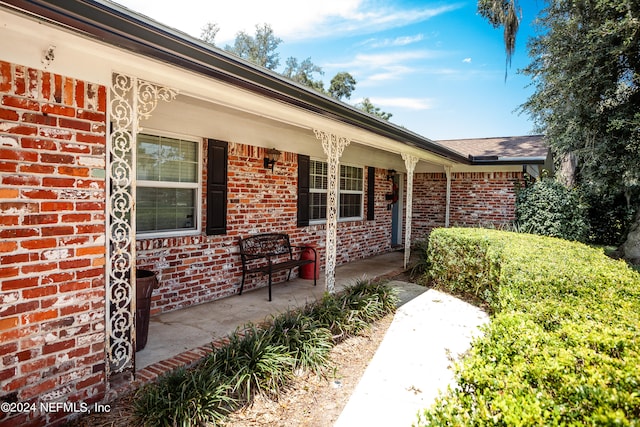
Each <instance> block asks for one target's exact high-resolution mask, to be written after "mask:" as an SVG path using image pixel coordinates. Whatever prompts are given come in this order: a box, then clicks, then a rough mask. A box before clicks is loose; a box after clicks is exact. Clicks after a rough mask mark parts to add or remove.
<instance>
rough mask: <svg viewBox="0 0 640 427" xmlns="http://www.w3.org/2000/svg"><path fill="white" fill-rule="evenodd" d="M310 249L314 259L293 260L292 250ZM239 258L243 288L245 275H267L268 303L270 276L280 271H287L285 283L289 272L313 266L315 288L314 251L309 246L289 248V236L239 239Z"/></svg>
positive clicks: (277, 234)
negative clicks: (301, 267) (240, 259)
mask: <svg viewBox="0 0 640 427" xmlns="http://www.w3.org/2000/svg"><path fill="white" fill-rule="evenodd" d="M294 248H296V249H307V248H308V249H311V250H313V254H314V259H295V258H294V256H293V255H294V251H293V249H294ZM240 257H241V258H242V284H241V285H240V293H239V294H240V295H242V289H243V288H244V281H245V278H246V276H247V274H254V273H260V274H263V275H264V274H268V275H269V301H271V282H272V274H273V273H274V272H277V271H281V270H289V275H288V276H287V281H288V280H289V279H290V278H291V270H293V269H294V268H295V267H300V266H303V265H306V264H313V267H314V275H313V286H316V275H315V268H316V265H317V262H318V254H317V252H316V250H315V249H314V248H312V247H309V246H291V242H290V241H289V235H288V234H284V233H265V234H256V235H253V236H249V237H245V238H241V239H240Z"/></svg>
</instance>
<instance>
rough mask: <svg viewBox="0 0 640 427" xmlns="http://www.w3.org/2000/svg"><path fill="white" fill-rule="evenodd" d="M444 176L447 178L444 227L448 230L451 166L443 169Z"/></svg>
mask: <svg viewBox="0 0 640 427" xmlns="http://www.w3.org/2000/svg"><path fill="white" fill-rule="evenodd" d="M444 174H445V175H446V177H447V201H446V205H445V212H444V226H445V228H449V216H450V210H451V166H445V167H444Z"/></svg>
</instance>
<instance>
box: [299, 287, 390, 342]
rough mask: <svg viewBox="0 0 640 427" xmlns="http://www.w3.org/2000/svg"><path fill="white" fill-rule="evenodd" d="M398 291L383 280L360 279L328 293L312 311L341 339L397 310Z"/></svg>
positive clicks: (322, 323)
mask: <svg viewBox="0 0 640 427" xmlns="http://www.w3.org/2000/svg"><path fill="white" fill-rule="evenodd" d="M397 302H398V296H397V291H396V290H395V289H393V288H391V287H389V286H386V285H385V284H383V283H370V282H369V281H366V280H360V281H358V282H356V283H355V284H354V285H352V286H349V287H347V288H345V289H344V290H343V291H342V292H341V293H340V294H338V295H329V294H325V295H324V297H323V298H322V300H321V301H320V302H319V303H317V304H315V305H314V306H313V307H311V308H310V310H309V315H310V316H312V317H314V318H316V319H318V321H319V322H320V324H321V325H323V326H324V327H326V328H328V329H329V330H330V331H331V333H332V334H333V339H334V341H336V342H338V341H341V340H344V339H346V338H348V337H350V336H354V335H357V334H358V333H360V332H362V331H363V330H364V329H366V328H367V327H368V326H369V324H370V323H372V322H374V321H376V320H378V319H380V318H382V317H384V315H385V314H387V313H391V312H393V311H394V310H395V308H396V304H397Z"/></svg>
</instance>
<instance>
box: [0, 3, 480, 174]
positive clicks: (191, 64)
mask: <svg viewBox="0 0 640 427" xmlns="http://www.w3.org/2000/svg"><path fill="white" fill-rule="evenodd" d="M3 3H5V4H7V5H10V6H13V8H14V9H16V10H20V11H22V12H27V13H29V14H32V15H34V16H38V17H41V18H45V19H47V20H49V21H50V22H52V23H54V24H58V25H60V24H62V25H64V26H66V27H68V28H71V29H73V30H75V31H80V32H82V33H83V34H85V35H88V36H90V37H93V38H97V39H99V40H102V41H105V42H107V43H109V44H113V45H116V46H119V47H122V48H125V49H128V50H131V51H133V52H136V53H139V54H141V55H145V56H150V57H154V58H156V59H160V60H162V61H165V62H168V63H171V64H174V65H177V66H180V67H182V68H185V69H188V70H191V71H194V72H197V73H200V74H204V75H207V76H210V77H214V78H216V79H219V80H222V81H225V82H228V83H230V84H233V85H236V86H239V87H242V88H244V89H247V90H250V91H252V92H255V93H258V94H261V95H264V96H268V97H270V98H272V99H277V100H280V101H283V102H286V103H288V104H291V105H295V106H297V107H299V108H303V109H305V110H307V111H311V112H314V113H316V114H320V115H323V116H326V117H329V118H331V119H334V120H338V121H340V122H343V123H346V124H349V125H352V126H356V127H359V128H362V129H365V130H368V131H371V132H374V133H376V134H378V135H382V136H384V137H388V138H390V139H393V140H397V141H399V142H402V143H404V144H406V145H409V146H412V147H416V148H419V149H423V150H427V151H429V152H431V153H433V154H436V155H438V156H441V157H443V158H445V159H448V160H451V161H454V162H457V163H463V164H471V162H470V161H469V159H468V158H466V157H465V156H463V155H460V154H459V153H457V152H455V151H452V150H449V149H447V148H446V147H443V146H441V145H439V144H436V143H434V142H433V141H431V140H430V139H428V138H425V137H422V136H420V135H418V134H416V133H413V132H411V131H408V130H406V129H404V128H402V127H400V126H397V125H394V124H392V123H390V122H387V121H385V120H382V119H379V118H377V117H375V116H373V115H370V114H366V113H364V112H362V111H360V110H358V109H356V108H355V107H352V106H349V105H347V104H345V103H342V102H338V101H336V100H334V99H332V98H329V97H328V96H325V95H322V94H320V93H319V92H317V91H314V90H312V89H309V88H306V87H303V86H301V85H297V84H295V83H294V82H291V81H288V80H284V78H283V77H281V76H279V75H277V74H276V73H273V72H270V71H269V70H266V69H263V68H259V67H256V66H254V65H252V64H249V63H247V62H246V61H243V60H241V59H240V58H237V57H235V56H233V55H230V54H228V53H225V52H223V51H221V50H220V49H216V48H213V47H211V46H209V45H207V44H206V43H204V42H201V41H199V40H197V39H194V38H192V37H190V36H188V35H187V34H184V33H181V32H179V31H177V30H174V29H171V28H169V27H166V26H164V25H161V24H158V23H157V22H155V21H153V20H151V19H149V18H147V17H145V16H143V15H140V14H138V13H135V12H132V11H130V10H129V9H126V8H124V7H121V6H119V5H117V4H114V3H107V2H104V1H97V0H84V1H83V0H69V1H44V0H32V1H26V0H8V1H3Z"/></svg>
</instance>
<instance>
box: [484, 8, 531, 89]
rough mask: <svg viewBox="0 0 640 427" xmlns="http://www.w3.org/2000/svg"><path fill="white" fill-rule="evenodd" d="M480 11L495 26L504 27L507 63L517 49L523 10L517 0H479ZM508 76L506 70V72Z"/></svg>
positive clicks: (509, 63) (508, 63)
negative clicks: (517, 37)
mask: <svg viewBox="0 0 640 427" xmlns="http://www.w3.org/2000/svg"><path fill="white" fill-rule="evenodd" d="M478 13H479V14H480V16H482V17H483V18H485V19H486V20H487V21H489V23H490V24H491V25H492V26H493V28H500V27H503V29H504V49H505V52H506V54H507V65H511V57H512V56H513V53H514V52H515V51H516V35H517V34H518V28H519V27H520V18H519V16H521V15H522V11H521V9H520V6H518V3H517V1H516V0H478ZM505 78H506V72H505Z"/></svg>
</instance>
